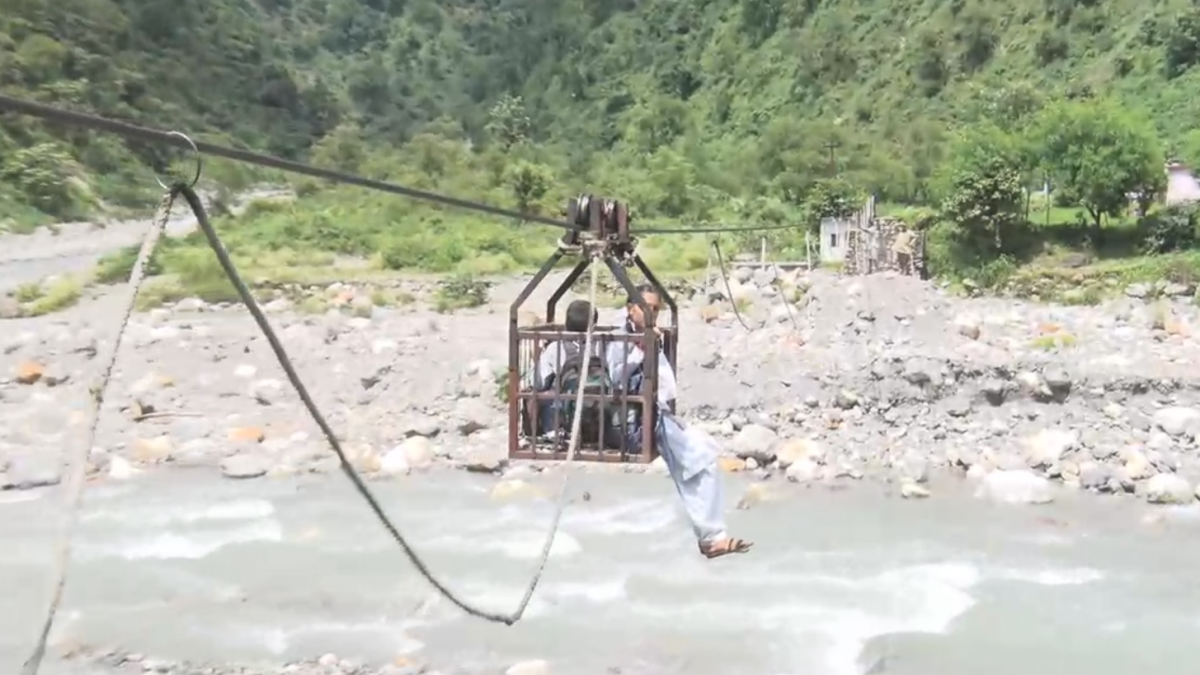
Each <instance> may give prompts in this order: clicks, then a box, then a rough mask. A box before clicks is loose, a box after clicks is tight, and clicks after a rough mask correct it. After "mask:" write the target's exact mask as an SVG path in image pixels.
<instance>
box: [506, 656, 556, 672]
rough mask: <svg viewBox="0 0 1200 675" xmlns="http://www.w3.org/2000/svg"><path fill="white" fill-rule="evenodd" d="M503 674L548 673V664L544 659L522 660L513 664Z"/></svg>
mask: <svg viewBox="0 0 1200 675" xmlns="http://www.w3.org/2000/svg"><path fill="white" fill-rule="evenodd" d="M504 675H550V664H549V663H547V662H546V661H542V660H535V661H522V662H520V663H517V664H514V665H513V666H511V667H510V668H509V669H508V670H506V671H504Z"/></svg>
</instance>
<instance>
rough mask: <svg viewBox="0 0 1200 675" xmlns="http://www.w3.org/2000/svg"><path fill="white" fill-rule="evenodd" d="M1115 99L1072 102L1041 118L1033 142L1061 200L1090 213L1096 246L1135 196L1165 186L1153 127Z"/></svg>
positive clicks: (1044, 112) (1158, 189)
mask: <svg viewBox="0 0 1200 675" xmlns="http://www.w3.org/2000/svg"><path fill="white" fill-rule="evenodd" d="M1143 119H1144V118H1140V117H1139V116H1137V115H1136V114H1135V113H1132V112H1130V111H1128V110H1125V109H1123V108H1121V107H1120V106H1119V105H1117V104H1115V103H1113V102H1112V101H1109V100H1082V101H1066V102H1063V103H1059V104H1056V105H1052V106H1050V107H1048V108H1046V109H1045V110H1043V111H1042V113H1041V114H1039V115H1038V119H1037V122H1036V124H1035V131H1034V134H1033V140H1034V143H1035V147H1036V148H1037V151H1038V154H1039V157H1040V160H1041V165H1042V167H1043V168H1044V169H1045V170H1046V172H1047V174H1048V175H1049V176H1050V179H1051V184H1052V187H1053V188H1054V189H1055V190H1056V191H1058V193H1059V194H1060V195H1061V197H1062V198H1063V199H1064V200H1066V201H1069V202H1070V203H1073V204H1078V205H1079V206H1081V207H1083V208H1084V209H1086V210H1087V212H1088V215H1090V216H1091V222H1092V236H1093V241H1094V242H1099V241H1100V240H1101V239H1102V237H1103V231H1102V230H1101V225H1102V224H1103V221H1104V219H1105V218H1106V217H1107V218H1112V217H1114V216H1119V215H1120V214H1121V213H1123V212H1125V210H1126V209H1127V208H1128V207H1129V200H1130V195H1133V194H1143V195H1157V194H1159V193H1160V192H1161V191H1162V189H1163V187H1164V186H1165V181H1166V177H1165V175H1164V172H1163V156H1162V150H1161V144H1160V141H1159V140H1158V137H1157V135H1156V134H1155V131H1154V127H1153V126H1151V124H1150V123H1149V122H1144V121H1142V120H1143Z"/></svg>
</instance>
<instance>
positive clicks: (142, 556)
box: [0, 472, 1200, 675]
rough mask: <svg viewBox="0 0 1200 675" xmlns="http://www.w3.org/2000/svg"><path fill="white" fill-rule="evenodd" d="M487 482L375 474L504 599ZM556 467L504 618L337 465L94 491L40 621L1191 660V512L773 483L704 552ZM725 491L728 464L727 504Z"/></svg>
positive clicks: (100, 634)
mask: <svg viewBox="0 0 1200 675" xmlns="http://www.w3.org/2000/svg"><path fill="white" fill-rule="evenodd" d="M493 484H494V480H492V479H486V478H481V477H477V476H473V475H470V474H463V473H453V472H437V473H433V474H428V475H424V476H414V477H410V478H408V479H405V480H402V481H399V482H392V483H375V484H373V485H374V487H375V489H376V490H377V491H378V492H379V494H380V495H381V498H382V500H383V501H384V502H385V504H386V506H387V508H388V509H389V511H390V512H391V513H392V514H393V515H394V517H395V518H396V520H397V524H398V525H399V526H400V528H401V530H402V531H404V532H406V533H407V534H409V535H410V536H411V538H412V540H413V541H414V542H415V543H416V544H417V546H418V548H419V550H420V551H421V552H423V553H424V554H425V556H427V558H428V561H429V562H430V564H431V566H432V568H433V569H434V570H436V572H437V573H438V574H440V575H441V576H442V577H443V578H444V579H445V580H446V581H448V582H449V584H450V585H451V586H452V587H453V588H455V589H457V590H460V591H461V592H462V593H463V594H465V595H466V596H467V597H468V598H470V599H472V600H473V601H475V602H478V603H481V604H483V605H485V606H486V607H488V608H491V609H499V610H508V609H509V608H511V607H513V606H514V605H515V604H516V602H517V601H518V599H519V597H520V594H521V592H522V591H523V589H524V584H525V582H526V581H527V580H528V577H529V575H530V574H531V572H532V567H533V565H534V564H535V562H536V558H537V555H538V553H539V551H540V548H541V545H542V537H543V536H544V533H545V529H546V527H547V525H548V523H549V520H550V517H551V515H552V505H551V504H550V503H549V502H546V501H535V500H528V501H518V502H512V503H497V502H495V501H494V500H492V499H491V497H490V494H489V491H490V489H491V486H492V485H493ZM549 485H550V484H549V483H548V486H549ZM574 485H575V487H574V492H575V494H580V493H581V491H583V490H587V491H588V493H589V494H590V496H591V499H590V500H589V501H583V500H576V502H575V503H573V504H572V505H571V506H570V507H569V508H568V511H567V513H566V516H565V518H564V523H563V527H562V529H561V532H560V534H559V536H558V539H557V541H556V543H555V546H554V549H553V555H552V558H551V560H550V564H549V567H548V570H547V572H546V575H545V577H544V580H543V583H542V586H541V588H540V589H539V591H538V594H537V595H536V596H535V598H534V601H533V604H532V605H531V607H530V610H529V612H528V614H527V618H526V619H525V620H524V621H523V622H521V623H519V624H518V625H517V626H515V627H511V628H510V627H504V626H497V625H489V624H485V623H483V622H481V621H478V620H474V619H471V618H468V617H466V616H464V615H463V614H462V613H461V612H460V611H459V610H457V609H455V608H454V607H453V606H451V605H450V604H449V603H448V602H445V601H439V600H437V599H436V598H435V596H434V594H433V592H432V590H431V589H430V587H429V586H428V584H426V583H425V582H424V581H423V580H422V579H420V578H419V576H418V575H417V574H416V572H415V571H414V569H413V567H412V566H411V565H410V564H409V563H408V562H407V561H406V560H405V558H404V556H403V554H402V553H401V551H400V550H399V549H398V547H396V546H395V545H394V544H393V543H392V542H391V541H390V540H389V538H388V536H387V534H386V533H385V532H384V530H383V529H382V528H381V527H380V526H379V525H378V524H377V523H376V522H375V521H374V520H373V518H372V516H371V515H370V514H369V512H368V510H367V508H366V507H365V505H364V504H363V503H362V502H361V501H360V500H359V499H358V497H357V496H356V494H355V493H353V491H352V489H351V487H350V486H349V484H348V483H347V481H345V480H344V479H342V478H341V477H328V478H315V477H314V478H308V479H303V480H291V479H287V480H284V479H280V480H260V481H248V482H238V481H229V480H220V479H216V478H210V477H208V476H206V475H205V476H202V475H200V474H197V473H194V472H172V473H160V474H154V475H150V474H144V475H142V476H139V477H137V478H135V479H134V480H133V481H130V482H125V483H109V484H103V485H99V486H96V487H93V488H92V489H90V491H89V493H88V495H87V498H86V502H85V506H84V510H85V512H84V513H83V516H82V531H81V533H80V536H79V538H78V540H77V543H76V549H75V562H74V566H73V568H72V576H71V581H70V584H69V587H68V592H67V599H66V606H65V607H64V610H63V612H61V613H60V616H61V617H62V619H63V623H62V625H61V627H60V628H59V630H58V636H59V638H60V639H61V638H63V637H65V638H68V639H71V640H76V641H82V642H83V643H86V644H91V645H100V646H120V647H122V648H125V649H129V650H134V651H138V652H141V653H144V654H148V655H154V656H157V657H162V658H168V659H189V660H204V661H212V660H220V661H223V662H245V663H251V664H254V663H281V662H283V661H286V660H291V659H300V658H305V657H309V658H311V657H316V656H320V655H321V654H323V653H326V652H332V653H336V654H338V655H340V656H347V657H355V658H358V659H361V660H363V661H365V662H368V663H386V662H390V661H392V660H393V659H395V658H396V657H397V656H399V655H404V654H409V655H412V656H413V657H416V658H419V659H420V660H428V661H429V662H431V663H433V664H434V665H441V666H454V667H457V668H460V669H461V671H462V672H481V673H489V672H490V673H497V672H503V670H504V668H505V667H507V665H510V664H512V663H514V662H517V661H521V660H524V659H546V660H548V661H549V662H550V663H551V664H552V669H553V672H554V673H555V675H594V674H597V673H606V672H620V673H622V674H623V675H634V674H639V673H644V674H647V675H649V674H651V673H653V674H666V673H680V674H683V673H687V674H688V675H785V674H794V675H811V674H817V673H823V674H827V675H857V674H859V673H862V672H864V671H866V670H873V671H874V672H877V673H884V672H886V673H899V674H904V675H909V674H911V675H918V674H919V675H942V674H945V675H951V674H966V673H970V674H971V675H989V674H996V675H1001V674H1004V675H1009V674H1012V675H1016V674H1020V675H1042V674H1044V675H1062V674H1064V673H1089V675H1109V674H1111V675H1118V674H1119V675H1133V674H1135V673H1151V672H1152V673H1155V675H1172V674H1174V673H1179V674H1180V675H1183V674H1184V673H1189V674H1190V673H1194V672H1195V671H1196V667H1197V665H1198V663H1200V659H1198V658H1197V657H1198V656H1200V646H1198V645H1200V640H1198V638H1200V581H1197V577H1196V561H1197V560H1200V537H1198V536H1197V534H1198V533H1200V517H1198V516H1197V513H1196V511H1195V509H1193V508H1190V507H1189V508H1175V509H1169V510H1163V509H1151V508H1150V507H1145V506H1142V505H1140V504H1135V503H1134V502H1133V501H1132V500H1124V501H1121V500H1116V499H1098V498H1092V497H1088V496H1086V495H1073V496H1067V497H1065V498H1063V499H1060V501H1059V502H1058V503H1057V504H1055V505H1052V506H1047V507H1001V506H997V505H991V504H987V503H984V502H982V501H979V500H975V499H973V498H972V497H971V496H970V494H969V491H967V490H966V487H965V486H964V485H957V486H956V485H953V484H951V485H938V486H935V487H934V495H935V496H934V497H933V498H931V499H928V500H923V501H901V500H899V499H898V498H892V497H888V496H886V495H885V494H883V492H882V491H881V490H879V489H877V488H875V487H871V486H867V485H862V486H855V487H854V488H853V489H850V490H844V491H830V490H826V489H821V488H814V489H808V490H806V489H802V488H799V487H797V486H793V485H787V484H780V485H776V486H774V487H775V488H776V489H777V490H776V492H775V494H776V495H780V496H781V497H780V498H777V499H774V500H769V501H766V502H764V503H761V504H758V505H756V506H755V507H753V508H751V509H749V510H744V511H738V510H733V511H731V516H730V518H731V526H732V528H733V529H734V531H735V532H736V533H737V534H738V535H740V536H744V537H747V538H750V539H753V540H754V541H756V542H757V545H756V547H755V549H754V550H753V552H752V553H750V554H748V555H744V556H740V557H731V558H727V559H722V560H719V561H711V562H710V561H705V560H704V559H702V558H701V557H700V556H698V555H697V554H696V552H695V544H694V542H693V541H692V540H691V539H690V531H689V529H688V528H687V526H686V525H685V523H684V521H683V519H682V515H681V513H679V511H678V510H677V507H676V497H675V495H674V492H673V489H672V487H671V485H670V483H669V482H668V481H667V480H666V479H664V478H662V477H661V476H652V475H645V476H643V475H616V474H586V475H584V474H581V475H578V477H577V480H576V482H575V483H574ZM740 490H741V488H740V486H739V485H738V484H737V482H736V481H734V484H732V485H731V486H730V490H729V492H730V495H729V499H730V501H731V504H732V501H733V499H734V497H736V493H738V492H740ZM551 492H553V491H552V490H551ZM56 499H57V493H54V492H13V493H3V494H0V541H2V542H3V546H2V548H0V672H5V673H15V672H17V671H18V669H19V665H20V663H21V661H22V660H23V658H24V656H25V655H26V652H27V650H28V648H29V645H30V644H31V643H32V639H33V634H34V630H35V624H36V622H37V621H36V620H37V618H38V614H40V611H41V608H42V604H43V602H44V593H45V591H46V583H47V579H46V575H47V573H46V571H45V570H47V569H48V568H49V565H50V555H51V540H52V536H53V534H54V529H53V528H54V526H55V523H56V522H57V521H56V519H55V517H54V516H55V514H56V511H55V509H54V508H53V504H55V500H56ZM1148 516H1149V517H1150V518H1151V519H1157V520H1158V521H1159V522H1158V523H1157V524H1147V522H1146V519H1147V517H1148ZM610 669H612V670H610ZM454 672H459V671H454Z"/></svg>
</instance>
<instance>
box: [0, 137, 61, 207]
mask: <svg viewBox="0 0 1200 675" xmlns="http://www.w3.org/2000/svg"><path fill="white" fill-rule="evenodd" d="M72 165H73V162H72V160H71V156H70V155H68V154H67V153H65V152H63V151H62V150H61V149H60V148H59V147H58V146H57V145H55V144H54V143H41V144H38V145H35V146H33V147H30V148H24V149H21V150H17V151H16V152H14V153H12V154H11V155H9V156H8V157H6V158H4V164H3V165H0V179H3V180H5V181H8V182H10V183H11V184H13V185H15V186H16V187H17V189H19V190H21V191H22V192H23V193H25V195H26V196H27V197H28V198H29V201H30V203H31V204H32V205H33V206H34V207H36V208H37V209H38V210H39V211H41V212H42V213H45V214H47V215H50V216H59V217H67V216H70V215H73V214H74V212H75V207H76V204H75V195H74V193H73V192H72V190H71V175H72Z"/></svg>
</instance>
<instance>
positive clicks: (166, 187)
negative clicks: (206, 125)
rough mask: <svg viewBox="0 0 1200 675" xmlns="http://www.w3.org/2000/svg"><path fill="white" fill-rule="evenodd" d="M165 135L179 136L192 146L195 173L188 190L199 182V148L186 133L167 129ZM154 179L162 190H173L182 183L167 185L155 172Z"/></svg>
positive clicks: (200, 162)
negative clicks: (194, 158)
mask: <svg viewBox="0 0 1200 675" xmlns="http://www.w3.org/2000/svg"><path fill="white" fill-rule="evenodd" d="M167 135H168V136H178V137H179V138H182V139H183V140H184V142H185V143H187V144H188V145H190V146H192V153H194V155H195V157H196V173H195V175H193V176H192V182H191V183H189V184H188V186H187V187H188V189H189V190H190V189H192V188H194V187H196V183H199V182H200V171H201V169H202V167H203V165H204V159H203V157H202V156H201V154H200V148H197V147H196V142H195V141H193V140H192V139H191V138H188V136H187V134H184V133H181V132H178V131H169V132H167ZM154 180H155V181H156V182H157V183H158V185H159V186H160V187H161V188H162V189H164V190H174V189H175V188H177V187H179V186H180V185H182V183H176V184H175V185H167V184H166V183H164V182H163V181H162V178H159V177H158V175H157V174H155V176H154Z"/></svg>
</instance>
